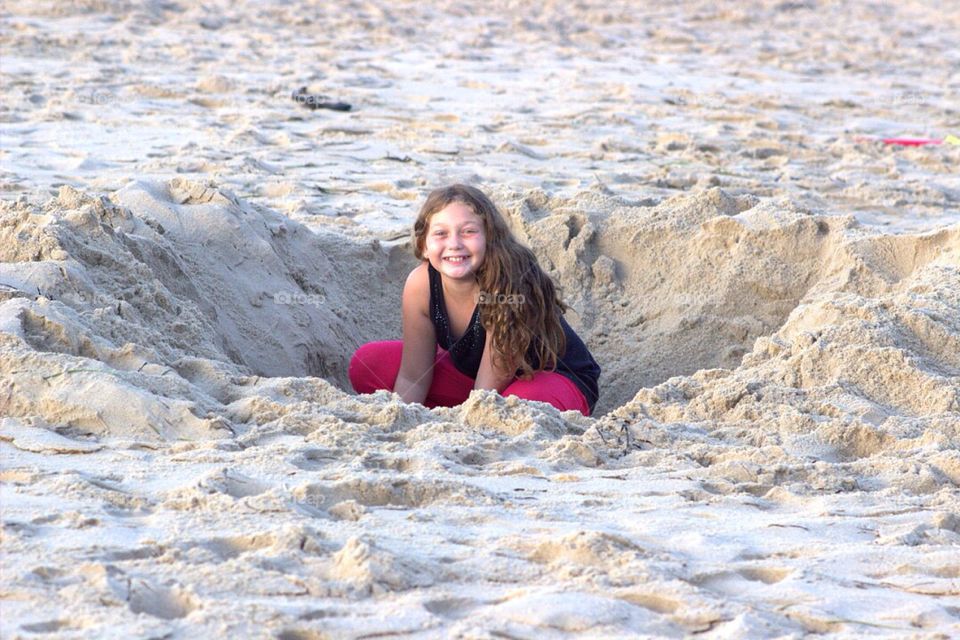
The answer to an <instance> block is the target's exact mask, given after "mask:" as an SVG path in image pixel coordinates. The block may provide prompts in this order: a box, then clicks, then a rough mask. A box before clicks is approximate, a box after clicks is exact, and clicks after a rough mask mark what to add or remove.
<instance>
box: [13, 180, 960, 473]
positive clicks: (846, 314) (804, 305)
mask: <svg viewBox="0 0 960 640" xmlns="http://www.w3.org/2000/svg"><path fill="white" fill-rule="evenodd" d="M493 195H494V198H495V200H496V201H497V202H498V203H499V204H500V206H501V208H502V209H503V211H504V212H505V214H506V215H507V216H508V218H509V220H510V222H511V225H512V227H513V229H514V231H515V233H516V234H517V235H518V237H520V239H521V240H523V241H525V242H526V243H528V244H529V245H530V246H531V247H533V248H534V249H535V251H536V253H537V255H538V257H539V259H540V261H541V264H542V265H543V266H544V268H545V269H546V270H547V271H548V272H549V273H550V274H551V275H552V276H553V277H554V278H555V280H556V281H557V282H558V283H559V284H560V286H561V287H562V291H563V296H564V298H565V300H566V301H567V302H568V303H569V304H570V306H571V311H570V312H569V314H568V315H569V319H570V321H571V324H573V325H574V326H575V327H576V328H577V329H578V331H579V332H580V333H581V335H582V337H583V338H584V339H585V341H586V342H587V344H588V345H589V346H590V347H591V349H592V350H593V352H594V355H595V356H596V358H597V360H598V361H599V362H600V363H601V366H602V367H603V370H604V373H603V376H602V378H601V390H602V397H601V400H600V402H599V404H598V406H597V410H596V416H601V415H603V414H605V413H607V412H610V411H612V410H613V409H616V408H617V407H620V406H621V405H624V403H627V402H628V401H630V400H631V399H632V398H634V396H635V395H636V394H637V392H638V390H641V389H644V388H645V387H651V386H652V385H656V384H658V383H661V382H664V381H666V380H668V379H670V378H672V377H674V376H680V375H690V374H694V373H695V372H699V373H697V374H696V375H695V376H693V377H691V378H685V379H677V380H676V381H675V383H672V384H669V385H665V386H663V387H662V388H658V389H656V390H653V389H644V391H643V392H642V393H641V394H640V396H638V400H641V399H642V400H643V405H644V406H645V407H646V408H645V409H644V411H649V410H650V406H651V405H656V404H659V405H661V407H660V414H659V415H658V416H656V419H657V420H660V421H664V422H669V421H675V420H678V419H681V418H685V419H691V418H699V419H709V418H716V417H718V416H720V415H724V414H729V413H735V412H737V411H743V412H747V411H748V410H747V409H746V408H743V407H756V403H757V402H760V401H761V400H763V399H764V398H766V401H769V399H770V394H773V393H776V394H780V397H779V398H778V399H777V402H776V404H778V405H783V404H792V403H794V402H796V401H797V398H796V397H795V396H790V395H789V394H790V393H792V392H785V389H808V388H812V387H817V386H823V387H825V388H827V387H829V389H830V390H831V391H830V393H829V394H826V393H825V395H824V397H823V399H822V402H821V405H822V408H823V411H828V408H827V407H828V405H829V406H832V407H834V409H833V410H834V411H835V412H836V411H839V412H840V413H842V414H846V415H849V414H853V415H862V416H863V419H864V420H865V421H868V422H871V423H874V424H876V423H877V422H879V421H882V420H883V419H885V418H886V416H887V415H888V414H889V413H890V412H900V413H906V414H908V415H916V414H922V413H924V412H927V411H929V410H931V409H932V410H934V411H943V410H948V409H949V408H950V407H952V406H954V405H957V406H960V400H958V398H957V395H956V393H955V392H954V393H953V394H952V395H951V393H950V392H949V391H948V390H946V386H945V384H944V379H945V378H944V377H947V378H948V377H949V376H951V375H956V373H957V371H958V370H960V355H958V353H960V339H958V338H957V336H956V333H955V331H954V330H953V329H952V328H951V326H950V322H949V318H950V317H951V313H952V311H953V309H952V308H951V307H950V306H949V304H948V303H943V302H936V303H931V304H929V305H926V306H924V308H923V311H922V312H920V313H918V312H916V311H915V310H914V309H912V308H910V306H909V305H910V303H911V301H910V300H909V299H907V297H906V294H907V291H908V290H909V294H910V295H912V296H914V298H915V297H916V296H917V295H920V296H926V298H929V299H931V300H934V301H937V300H940V299H944V300H947V301H949V300H950V299H951V298H950V297H949V296H947V297H946V298H944V297H943V296H940V295H939V293H938V291H937V288H938V287H941V288H942V287H943V286H945V285H944V284H943V282H944V280H945V277H944V276H945V275H949V274H950V273H952V272H949V271H944V272H941V273H937V271H936V269H943V268H945V267H943V266H941V265H944V264H946V265H949V264H950V262H949V261H950V259H955V258H956V251H957V245H958V235H960V231H958V230H957V229H946V230H942V231H940V232H936V233H930V234H926V235H923V236H882V235H879V234H877V233H876V232H872V231H865V230H861V229H859V228H857V225H856V223H855V222H854V221H853V219H852V218H846V217H844V218H840V217H824V216H815V215H811V214H810V213H808V212H806V211H803V210H801V209H798V208H797V207H796V206H795V205H793V204H792V203H791V202H789V201H785V200H764V201H759V200H758V199H756V198H754V197H751V196H735V195H731V194H729V193H726V192H724V191H722V190H720V189H716V188H714V189H710V190H708V191H701V192H696V193H693V194H690V195H682V196H677V197H675V198H672V199H670V200H667V201H664V202H662V203H660V204H658V205H656V206H634V205H629V204H625V203H623V202H622V201H619V200H617V199H614V198H610V197H607V196H604V195H602V194H597V193H594V192H586V193H581V194H579V195H577V196H576V197H574V198H572V199H559V198H550V197H548V196H547V195H545V194H544V193H542V192H539V191H531V192H527V193H523V194H515V193H508V192H500V193H497V192H495V193H494V194H493ZM0 240H2V242H0V246H2V247H3V249H2V250H0V253H2V255H0V282H3V283H4V284H5V285H6V286H5V287H4V288H3V289H2V290H0V304H2V307H0V308H2V313H0V324H2V326H3V328H4V330H5V331H6V332H7V333H6V334H4V335H5V336H6V337H5V338H4V340H5V342H6V343H7V344H9V345H10V346H11V349H9V350H8V351H7V352H6V354H7V355H5V356H4V358H5V365H4V369H5V370H6V371H10V372H11V373H10V379H11V380H12V381H13V382H12V383H13V384H14V385H15V386H16V387H17V388H18V389H19V390H22V392H20V393H16V394H13V395H12V396H9V397H8V399H7V400H6V401H5V402H6V406H5V411H6V413H8V414H9V415H13V416H23V417H33V418H35V417H38V416H39V417H41V418H43V419H45V420H46V421H47V422H48V423H50V424H58V425H67V427H69V428H70V429H73V430H75V431H76V432H78V433H81V434H92V435H104V434H111V435H117V436H136V437H145V438H158V437H159V438H161V439H176V438H188V439H199V438H221V437H224V436H229V435H230V433H231V431H234V432H235V427H234V425H235V424H236V423H244V422H249V421H251V420H252V421H255V422H256V423H257V424H264V423H265V422H268V421H270V420H277V419H281V418H282V419H281V420H280V421H279V422H278V423H277V427H278V428H280V429H281V430H284V431H289V430H293V431H294V432H299V431H302V430H304V429H307V430H309V429H311V427H310V426H309V424H307V423H309V422H310V420H307V421H306V423H304V424H302V425H301V424H299V423H297V422H296V418H295V417H285V418H284V417H283V416H284V414H285V413H286V412H287V407H289V406H290V405H291V404H295V403H297V402H313V403H321V404H329V403H331V402H335V401H337V400H338V399H339V398H342V397H343V396H341V395H340V394H338V393H337V392H336V390H334V389H333V388H331V387H330V386H329V385H325V384H324V383H323V382H321V381H320V380H319V379H318V378H323V379H325V380H326V381H329V382H330V383H332V384H333V385H335V386H337V387H340V388H341V389H349V383H348V382H347V380H346V369H347V363H348V361H349V358H350V356H351V355H352V353H353V351H354V349H355V348H356V347H357V346H358V345H360V344H362V343H364V342H367V341H370V340H378V339H388V338H396V337H398V336H399V335H400V312H399V298H400V292H401V289H402V284H403V280H404V278H405V277H406V274H407V273H408V272H409V270H410V269H411V268H412V267H413V266H414V259H413V257H412V255H411V252H410V249H409V245H408V243H407V241H400V242H394V243H392V244H384V243H381V242H379V241H377V240H355V239H351V238H348V237H346V236H345V235H343V234H342V233H339V232H338V233H332V232H325V231H318V232H313V231H311V230H309V229H308V228H306V227H305V226H303V225H301V224H299V223H297V222H296V221H293V220H291V219H289V218H287V217H285V216H282V215H280V214H278V213H276V212H273V211H270V210H268V209H265V208H263V207H260V206H255V205H252V204H250V203H247V202H244V201H242V200H238V199H236V198H235V197H234V196H232V195H230V194H229V193H227V192H224V191H222V190H217V189H213V188H210V187H208V186H205V185H199V184H197V183H190V182H188V181H184V180H182V179H177V180H174V181H171V182H169V183H151V182H135V183H132V184H130V185H128V186H127V187H125V188H123V189H121V190H120V191H118V192H116V193H115V194H113V195H112V196H111V198H110V199H107V198H92V197H90V196H87V195H85V194H82V193H80V192H77V191H75V190H73V189H70V188H69V187H64V188H63V189H62V190H61V193H60V195H59V197H58V198H56V199H54V200H51V201H50V202H48V203H47V204H46V205H44V206H43V207H40V208H37V207H33V206H31V205H23V204H4V205H2V219H0ZM923 274H926V275H923ZM947 292H948V294H949V290H948V291H947ZM897 296H900V298H898V297H897ZM926 298H925V299H926ZM901 346H903V347H904V348H909V349H910V350H911V351H909V353H908V352H907V351H904V350H903V349H901V350H900V351H898V350H897V349H898V348H900V347H901ZM911 354H914V355H915V356H916V357H915V358H914V357H913V356H912V355H911ZM745 356H746V357H745ZM911 358H912V359H911ZM738 366H739V367H740V368H739V369H737V367H738ZM718 368H724V369H730V370H735V371H733V372H732V373H731V372H730V371H717V369H718ZM877 371H880V372H881V373H882V375H879V376H878V375H876V372H877ZM278 376H291V377H293V379H291V378H285V379H279V378H277V377H278ZM830 385H832V386H830ZM918 389H919V391H918ZM641 397H642V398H641ZM744 401H746V402H744ZM635 404H636V403H631V404H630V405H628V406H626V407H623V410H622V411H621V413H623V414H624V415H632V414H633V412H634V410H633V409H632V408H631V407H633V406H634V405H635ZM740 405H743V407H741V406H740ZM227 406H229V407H230V408H229V409H226V407H227ZM741 417H742V418H747V417H749V416H747V415H746V413H744V415H743V416H741ZM753 419H756V416H754V417H753ZM301 422H303V420H301ZM883 443H884V441H883V440H882V439H880V440H875V441H873V442H871V443H870V445H869V447H868V448H867V449H866V450H862V451H861V450H860V449H861V447H859V446H857V445H852V443H845V445H846V446H845V447H843V448H845V449H847V450H848V451H850V452H851V453H853V454H854V455H864V454H865V453H868V452H872V451H875V450H877V447H880V448H883V446H884V444H883ZM851 449H852V450H851Z"/></svg>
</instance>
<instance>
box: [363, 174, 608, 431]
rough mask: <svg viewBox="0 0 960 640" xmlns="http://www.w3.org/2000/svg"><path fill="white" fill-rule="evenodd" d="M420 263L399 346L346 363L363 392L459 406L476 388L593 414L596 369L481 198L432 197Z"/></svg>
mask: <svg viewBox="0 0 960 640" xmlns="http://www.w3.org/2000/svg"><path fill="white" fill-rule="evenodd" d="M413 235H414V253H415V255H416V257H417V259H419V260H421V263H420V265H419V266H417V267H416V268H415V269H414V270H413V271H411V272H410V275H409V276H408V277H407V281H406V284H405V285H404V288H403V302H402V314H403V340H402V341H400V340H391V341H382V342H370V343H367V344H365V345H363V346H362V347H360V348H359V349H357V352H356V353H355V354H354V356H353V358H352V360H351V361H350V369H349V376H350V382H351V383H352V384H353V388H354V389H355V390H356V391H357V393H373V392H374V391H377V390H379V389H388V390H391V391H395V392H396V393H398V394H399V395H400V397H401V398H403V400H404V402H420V403H422V404H424V405H426V406H428V407H435V406H455V405H458V404H460V403H462V402H463V401H464V400H466V399H467V396H469V395H470V391H471V390H473V389H495V390H496V391H497V392H499V393H500V394H502V395H504V396H508V395H515V396H517V397H520V398H524V399H527V400H537V401H540V402H548V403H550V404H552V405H553V406H554V407H556V408H557V409H560V410H561V411H567V410H571V409H573V410H577V411H580V412H581V413H583V414H584V415H590V413H591V412H592V411H593V408H594V406H595V405H596V402H597V398H598V395H599V390H598V384H597V381H598V379H599V377H600V367H599V365H597V363H596V361H595V360H594V359H593V356H591V355H590V352H589V350H588V349H587V347H586V346H585V345H584V344H583V341H582V340H581V339H580V338H579V337H578V336H577V334H576V333H575V332H574V331H573V329H571V328H570V325H568V324H567V322H566V320H565V319H564V317H563V312H564V311H565V310H566V305H564V303H563V302H562V301H561V300H560V298H559V296H558V295H557V291H556V287H555V286H554V284H553V281H552V280H551V279H550V276H548V275H547V274H546V273H545V272H544V271H543V270H542V269H541V268H540V265H539V264H538V263H537V258H536V256H534V254H533V252H532V251H530V249H528V248H527V247H524V246H523V245H521V244H520V243H519V242H518V241H517V240H516V239H515V238H514V237H513V235H512V234H511V232H510V228H509V227H508V226H507V223H506V220H505V219H504V218H503V215H502V214H501V213H500V212H499V211H498V210H497V207H496V206H495V205H494V204H493V203H492V202H491V201H490V199H489V198H487V196H486V195H484V194H483V192H481V191H480V190H478V189H476V188H474V187H470V186H466V185H460V184H455V185H451V186H449V187H445V188H442V189H437V190H435V191H433V192H431V193H430V195H429V196H428V197H427V200H426V202H425V203H424V205H423V207H422V208H421V210H420V214H419V216H417V221H416V223H414V227H413Z"/></svg>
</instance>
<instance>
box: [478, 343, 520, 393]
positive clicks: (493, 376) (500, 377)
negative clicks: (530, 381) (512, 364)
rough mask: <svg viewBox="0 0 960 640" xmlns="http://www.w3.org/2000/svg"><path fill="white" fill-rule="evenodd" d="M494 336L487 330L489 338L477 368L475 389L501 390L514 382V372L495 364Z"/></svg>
mask: <svg viewBox="0 0 960 640" xmlns="http://www.w3.org/2000/svg"><path fill="white" fill-rule="evenodd" d="M492 350H493V338H491V337H490V332H489V331H488V332H487V340H486V342H485V343H484V345H483V356H482V357H481V358H480V368H479V369H478V370H477V380H476V382H474V385H473V388H474V389H496V390H497V392H498V393H499V392H501V391H503V390H504V389H506V388H507V387H508V386H509V385H510V383H511V382H513V378H514V374H513V372H507V371H502V370H501V369H498V368H497V367H495V366H494V365H493V353H492Z"/></svg>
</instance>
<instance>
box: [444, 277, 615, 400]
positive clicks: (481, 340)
mask: <svg viewBox="0 0 960 640" xmlns="http://www.w3.org/2000/svg"><path fill="white" fill-rule="evenodd" d="M427 272H428V273H429V275H430V319H431V320H432V321H433V328H434V329H435V330H436V334H437V344H439V345H440V347H441V348H443V349H444V350H446V351H448V352H449V353H450V359H451V360H452V361H453V365H454V366H455V367H456V368H457V370H458V371H459V372H460V373H462V374H464V375H465V376H468V377H470V378H474V379H475V378H476V377H477V372H478V371H479V370H480V360H481V358H482V357H483V347H484V344H485V343H486V340H487V332H486V330H485V329H484V328H483V325H482V324H480V305H479V304H478V305H477V306H476V307H475V308H474V310H473V315H472V316H470V324H469V326H467V330H466V331H465V332H464V334H463V335H462V336H460V339H459V340H456V341H455V340H454V339H453V332H452V330H451V327H450V317H449V315H448V314H447V305H446V303H445V302H444V299H443V280H442V279H441V276H440V272H439V271H437V270H436V269H434V268H433V265H432V264H430V263H429V262H428V263H427ZM560 324H561V326H562V327H563V332H564V334H565V335H566V338H567V350H566V351H565V352H564V354H563V357H561V358H560V359H559V361H558V362H557V369H556V371H557V373H559V374H560V375H562V376H564V377H565V378H567V379H568V380H570V381H571V382H573V384H575V385H576V386H577V388H578V389H580V392H581V393H582V394H583V396H584V398H586V400H587V404H588V405H589V406H590V412H591V413H593V407H594V406H595V405H596V404H597V400H598V399H599V385H598V381H599V379H600V365H598V364H597V362H596V360H594V359H593V356H592V355H591V354H590V351H589V350H588V349H587V346H586V345H585V344H584V343H583V340H581V339H580V336H578V335H577V334H576V332H575V331H574V330H573V329H572V328H571V327H570V325H569V324H567V321H566V319H565V318H564V317H563V316H560ZM531 350H532V347H531ZM528 358H529V359H530V360H531V363H532V364H533V365H534V368H536V367H537V366H539V362H538V360H537V358H536V356H535V355H534V354H531V353H528Z"/></svg>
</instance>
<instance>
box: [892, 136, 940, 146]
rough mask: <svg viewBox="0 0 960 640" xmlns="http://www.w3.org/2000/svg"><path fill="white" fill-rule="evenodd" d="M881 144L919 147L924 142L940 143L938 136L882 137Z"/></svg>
mask: <svg viewBox="0 0 960 640" xmlns="http://www.w3.org/2000/svg"><path fill="white" fill-rule="evenodd" d="M882 141H883V144H897V145H900V146H902V147H921V146H923V145H925V144H942V143H943V140H940V139H938V138H882Z"/></svg>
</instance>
